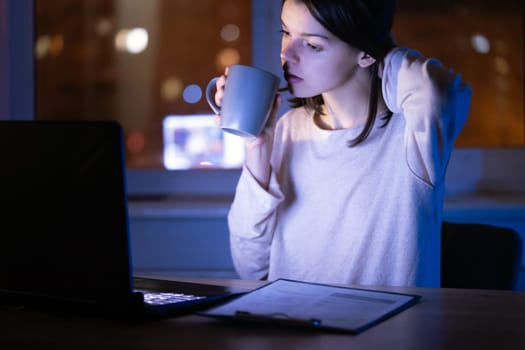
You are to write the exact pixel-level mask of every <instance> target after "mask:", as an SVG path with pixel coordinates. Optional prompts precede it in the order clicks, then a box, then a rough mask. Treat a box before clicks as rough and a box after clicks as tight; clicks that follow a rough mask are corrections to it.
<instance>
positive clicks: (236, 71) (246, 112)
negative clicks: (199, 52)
mask: <svg viewBox="0 0 525 350" xmlns="http://www.w3.org/2000/svg"><path fill="white" fill-rule="evenodd" d="M217 79H219V78H218V77H215V78H213V79H212V80H211V81H210V82H209V83H208V86H207V87H206V100H207V101H208V104H209V105H210V107H211V109H213V111H214V112H215V113H217V114H220V115H221V121H220V127H221V128H222V130H224V131H226V132H229V133H232V134H234V135H237V136H241V137H256V136H259V134H260V133H261V132H262V131H263V129H264V126H265V125H266V123H267V121H268V118H269V116H270V112H271V110H272V107H273V103H274V100H275V96H276V94H277V91H278V89H279V78H278V77H277V76H276V75H274V74H272V73H270V72H267V71H265V70H262V69H259V68H255V67H251V66H244V65H240V64H234V65H232V66H230V68H229V70H228V82H227V83H226V89H225V90H224V96H223V99H222V105H221V106H220V107H219V106H218V105H217V104H216V103H215V98H214V92H215V84H216V82H217Z"/></svg>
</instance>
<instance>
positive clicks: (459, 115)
mask: <svg viewBox="0 0 525 350" xmlns="http://www.w3.org/2000/svg"><path fill="white" fill-rule="evenodd" d="M394 7H395V4H394V1H393V0H285V1H283V5H282V13H281V20H282V47H281V60H282V63H283V69H284V76H285V78H286V81H287V89H288V90H289V91H290V92H291V94H292V95H293V96H294V99H293V100H292V101H291V106H292V108H291V109H290V110H289V111H288V112H287V113H285V114H284V115H283V116H282V117H281V118H279V119H278V120H277V121H276V120H275V118H274V120H273V122H270V123H269V124H268V126H267V128H266V129H265V131H264V132H263V134H261V135H260V136H258V137H257V138H253V139H248V140H246V160H245V164H244V166H243V170H242V173H241V177H240V179H239V183H238V185H237V189H236V193H235V198H234V201H233V203H232V206H231V209H230V212H229V215H228V223H229V229H230V240H231V251H232V257H233V261H234V264H235V268H236V270H237V272H238V273H239V275H240V276H241V277H242V278H249V279H270V280H274V279H277V278H289V279H295V280H303V281H310V282H320V283H342V284H359V285H393V286H425V287H439V286H440V254H441V252H440V241H441V221H442V214H443V209H442V206H443V194H444V179H445V172H446V168H447V163H448V160H449V157H450V154H451V152H452V149H453V146H454V141H455V140H456V137H457V136H458V134H459V132H460V131H461V129H462V128H463V126H464V124H465V122H466V119H467V114H468V110H469V106H470V97H471V90H470V87H469V85H468V84H466V83H464V82H463V81H462V80H461V78H460V76H459V75H458V74H456V73H454V72H453V71H451V70H448V69H446V68H444V67H443V66H442V65H441V64H440V63H439V62H438V61H437V60H434V59H427V58H425V57H423V56H422V55H420V54H419V53H418V52H416V51H411V50H408V49H406V48H400V47H395V45H394V43H393V41H392V37H391V27H392V22H393V16H394ZM227 89H228V81H227V72H226V73H225V75H224V76H222V77H221V78H220V79H219V80H218V82H217V93H216V95H215V100H216V102H217V103H218V104H219V105H220V103H221V99H222V96H223V93H224V91H227ZM280 103H281V98H280V97H277V99H276V103H275V106H274V107H275V109H274V111H276V110H277V108H278V107H279V104H280ZM274 114H275V113H274Z"/></svg>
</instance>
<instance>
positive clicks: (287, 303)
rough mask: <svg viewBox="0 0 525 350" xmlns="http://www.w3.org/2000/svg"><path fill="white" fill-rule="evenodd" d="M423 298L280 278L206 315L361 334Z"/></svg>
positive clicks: (209, 311) (206, 312) (215, 308)
mask: <svg viewBox="0 0 525 350" xmlns="http://www.w3.org/2000/svg"><path fill="white" fill-rule="evenodd" d="M419 298H420V297H419V296H417V295H408V294H399V293H389V292H380V291H373V290H364V289H355V288H346V287H334V286H330V285H324V284H315V283H305V282H298V281H291V280H285V279H279V280H276V281H274V282H272V283H269V284H267V285H265V286H263V287H261V288H259V289H256V290H254V291H252V292H250V293H247V294H245V295H243V296H241V297H239V298H237V299H235V300H233V301H231V302H228V303H226V304H223V305H220V306H217V307H214V308H212V309H209V310H207V311H205V312H203V313H202V314H203V315H206V316H213V317H221V318H233V319H238V320H246V321H261V322H267V323H279V324H287V325H297V326H306V327H312V328H323V329H332V330H340V331H346V332H353V333H358V332H361V331H363V330H364V329H366V328H368V327H370V326H373V325H374V324H376V323H378V322H380V321H382V320H384V319H386V318H388V317H390V316H392V315H394V314H396V313H398V312H401V311H402V310H404V309H406V308H407V307H409V306H411V305H413V304H415V303H416V302H417V301H418V300H419Z"/></svg>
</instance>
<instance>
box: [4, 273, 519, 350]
mask: <svg viewBox="0 0 525 350" xmlns="http://www.w3.org/2000/svg"><path fill="white" fill-rule="evenodd" d="M183 280H188V278H185V279H183ZM190 280H195V279H190ZM197 281H198V282H200V283H212V284H214V283H215V284H222V285H230V286H234V287H238V288H247V289H251V288H254V287H257V286H259V285H260V283H258V282H248V281H237V280H213V279H197ZM381 290H388V291H395V292H402V293H413V294H419V295H421V296H422V297H423V298H422V300H421V302H420V303H419V304H417V305H415V306H413V307H411V308H410V309H408V310H406V311H404V312H402V313H401V314H398V315H396V316H394V317H393V318H391V319H389V320H386V321H385V322H383V323H380V324H378V325H376V326H374V327H373V328H370V329H368V330H366V331H365V332H363V333H361V334H359V335H355V336H352V335H341V334H330V333H319V332H310V331H307V330H298V329H285V328H268V327H261V326H258V325H257V326H256V325H253V324H243V325H238V324H235V325H234V324H231V323H227V322H223V321H217V320H214V319H208V318H205V317H201V316H196V315H192V316H184V317H179V318H172V319H165V320H160V321H155V322H148V323H142V324H125V323H122V322H118V321H112V320H104V319H95V318H88V317H82V316H74V315H56V314H50V313H45V312H40V311H35V310H1V311H0V327H1V328H0V348H1V349H6V350H7V349H28V348H35V349H41V348H49V349H75V350H78V349H117V348H118V349H249V350H258V349H272V350H278V349H287V350H292V349H301V350H304V349H328V350H332V349H360V350H361V349H382V350H383V349H403V350H410V349H416V350H431V349H447V350H451V349H452V350H453V349H462V350H464V349H491V350H492V349H505V350H506V349H516V350H518V349H525V293H523V292H504V291H479V290H458V289H456V290H454V289H448V290H447V289H424V288H382V289H381Z"/></svg>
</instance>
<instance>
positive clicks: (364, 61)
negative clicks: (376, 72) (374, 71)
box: [357, 51, 376, 68]
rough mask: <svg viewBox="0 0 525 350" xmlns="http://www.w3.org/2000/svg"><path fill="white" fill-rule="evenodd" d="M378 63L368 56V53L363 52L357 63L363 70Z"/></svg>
mask: <svg viewBox="0 0 525 350" xmlns="http://www.w3.org/2000/svg"><path fill="white" fill-rule="evenodd" d="M375 62H376V59H375V58H373V57H372V56H370V55H369V54H367V53H366V52H364V51H363V52H361V53H360V55H359V61H358V62H357V63H358V64H359V66H360V67H361V68H368V67H370V66H371V65H373V64H374V63H375Z"/></svg>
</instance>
